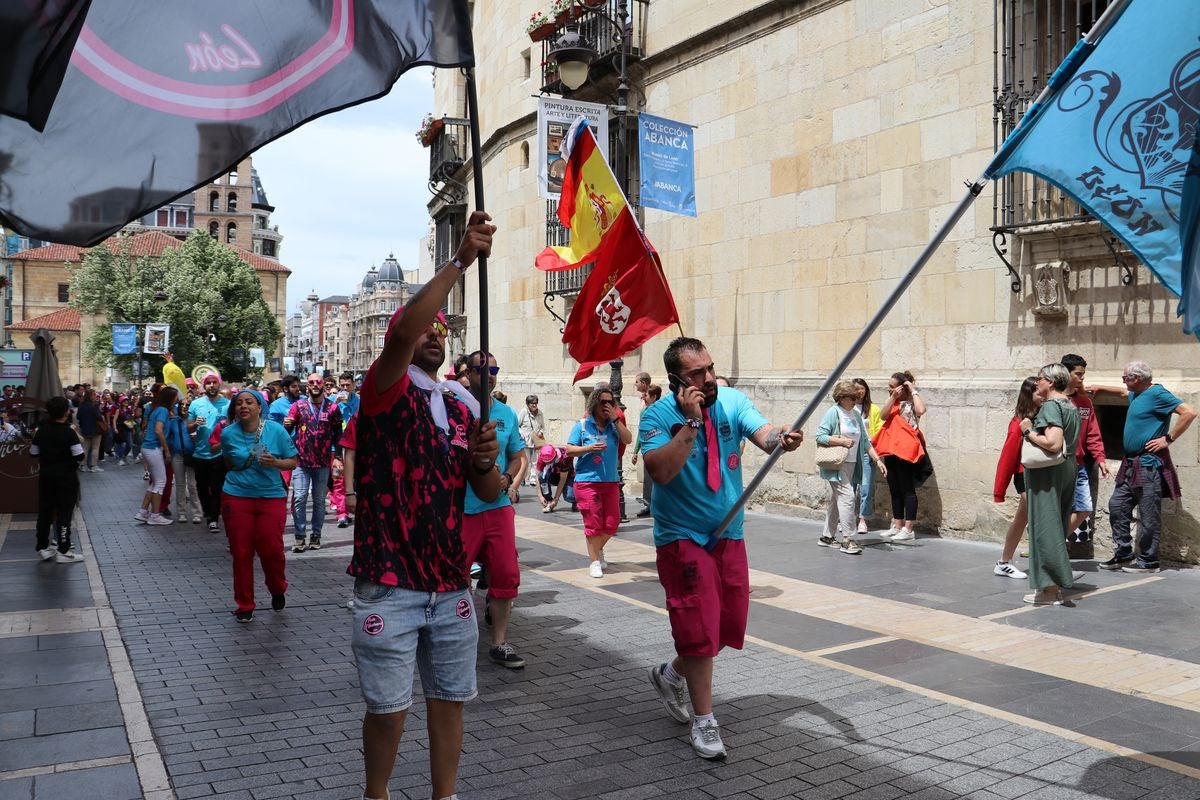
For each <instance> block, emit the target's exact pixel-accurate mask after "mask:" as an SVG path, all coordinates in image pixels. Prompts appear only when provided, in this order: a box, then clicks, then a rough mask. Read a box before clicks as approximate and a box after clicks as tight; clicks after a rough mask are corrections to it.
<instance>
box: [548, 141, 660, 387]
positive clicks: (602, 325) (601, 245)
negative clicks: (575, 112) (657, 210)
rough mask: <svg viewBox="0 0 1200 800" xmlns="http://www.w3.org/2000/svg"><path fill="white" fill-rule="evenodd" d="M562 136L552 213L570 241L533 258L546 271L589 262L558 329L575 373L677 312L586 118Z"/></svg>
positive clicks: (639, 341)
mask: <svg viewBox="0 0 1200 800" xmlns="http://www.w3.org/2000/svg"><path fill="white" fill-rule="evenodd" d="M567 141H568V142H573V143H574V146H573V147H571V149H570V154H569V155H568V156H567V170H566V174H565V175H564V176H563V188H562V196H561V197H560V199H559V202H558V218H559V219H560V220H561V221H562V223H563V225H565V226H567V227H568V228H570V229H571V243H570V245H568V246H567V247H547V248H546V249H545V250H543V251H542V252H541V254H540V255H538V257H537V262H536V263H537V266H538V268H539V269H543V270H547V271H555V270H562V269H570V268H572V267H577V266H580V265H582V264H587V263H591V264H592V272H591V274H590V275H589V276H588V278H587V280H586V281H584V284H583V288H582V289H581V290H580V291H579V296H578V297H577V298H576V300H575V307H574V308H572V309H571V316H570V319H568V320H567V325H566V327H565V328H564V329H563V342H564V343H565V344H566V345H567V351H568V352H569V353H570V354H571V357H572V358H574V359H575V360H576V361H578V362H579V370H578V371H577V372H576V373H575V381H579V380H582V379H583V378H586V377H587V376H589V375H591V374H592V369H593V368H594V367H596V366H598V365H600V364H604V363H607V362H609V361H613V360H615V359H618V358H621V357H622V356H624V355H626V354H627V353H629V352H631V351H633V350H636V349H637V348H639V347H641V346H642V345H643V344H644V343H645V342H646V341H647V340H649V339H650V338H651V337H653V336H655V335H656V334H658V333H659V332H660V331H662V330H663V329H664V328H666V327H667V326H669V325H673V324H675V323H677V322H679V312H678V311H677V310H676V309H675V300H674V298H673V297H671V290H670V289H669V288H668V287H667V280H666V277H665V276H664V275H663V271H662V265H661V263H660V262H659V258H658V253H657V252H655V250H654V247H653V246H652V245H651V244H650V242H649V241H648V240H647V239H646V237H645V235H644V234H643V233H642V230H641V228H640V227H638V224H637V219H636V218H635V217H634V216H633V210H632V209H631V208H630V207H629V204H628V203H627V201H626V200H625V195H624V193H623V192H622V191H621V188H620V186H619V185H618V184H617V180H616V177H615V176H614V175H613V173H612V170H611V169H610V168H609V166H608V164H607V162H605V160H604V157H603V156H602V155H601V154H600V148H599V147H597V146H596V139H595V137H594V136H593V135H592V131H591V128H589V127H588V126H587V120H586V119H583V118H580V119H578V120H576V121H575V124H574V125H572V126H571V130H570V131H569V132H568V133H567Z"/></svg>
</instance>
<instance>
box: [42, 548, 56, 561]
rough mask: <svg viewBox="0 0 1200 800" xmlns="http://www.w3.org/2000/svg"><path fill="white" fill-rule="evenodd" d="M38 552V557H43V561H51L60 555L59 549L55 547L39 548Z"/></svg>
mask: <svg viewBox="0 0 1200 800" xmlns="http://www.w3.org/2000/svg"><path fill="white" fill-rule="evenodd" d="M37 554H38V557H39V558H40V559H42V561H49V560H50V559H52V558H54V557H55V556H56V555H58V551H57V550H55V549H54V548H53V547H47V548H46V549H45V550H38V551H37Z"/></svg>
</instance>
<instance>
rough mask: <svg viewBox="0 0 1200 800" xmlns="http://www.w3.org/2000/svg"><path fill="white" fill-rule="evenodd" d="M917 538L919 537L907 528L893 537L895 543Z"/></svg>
mask: <svg viewBox="0 0 1200 800" xmlns="http://www.w3.org/2000/svg"><path fill="white" fill-rule="evenodd" d="M915 538H917V535H916V534H915V533H913V532H912V531H910V530H907V529H905V528H901V529H900V530H898V531H896V532H895V533H893V534H892V536H891V539H892V541H893V542H907V541H910V540H912V539H915Z"/></svg>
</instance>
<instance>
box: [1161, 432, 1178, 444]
mask: <svg viewBox="0 0 1200 800" xmlns="http://www.w3.org/2000/svg"><path fill="white" fill-rule="evenodd" d="M1163 438H1164V439H1166V440H1167V444H1171V443H1172V442H1174V441H1175V440H1174V439H1172V438H1171V434H1169V433H1164V434H1163Z"/></svg>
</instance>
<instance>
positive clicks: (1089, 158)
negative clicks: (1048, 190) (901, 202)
mask: <svg viewBox="0 0 1200 800" xmlns="http://www.w3.org/2000/svg"><path fill="white" fill-rule="evenodd" d="M1049 86H1050V89H1051V93H1050V94H1049V96H1046V97H1044V98H1043V99H1041V101H1040V102H1038V103H1036V104H1035V105H1034V106H1033V107H1031V108H1030V109H1029V111H1028V112H1026V114H1025V116H1024V117H1023V118H1022V120H1021V124H1020V125H1019V126H1018V127H1017V129H1016V130H1014V131H1013V133H1012V135H1011V136H1009V137H1008V139H1007V140H1005V142H1004V144H1003V145H1002V146H1001V148H1000V151H999V152H998V153H996V157H995V158H994V159H993V160H992V163H991V164H990V165H989V166H988V168H987V171H986V172H985V173H984V175H985V177H987V178H990V179H995V178H999V177H1002V176H1004V175H1007V174H1008V173H1010V172H1014V171H1018V170H1019V171H1023V172H1032V173H1033V174H1035V175H1039V176H1041V177H1042V178H1045V179H1046V180H1048V181H1050V182H1051V183H1053V184H1055V185H1057V186H1059V187H1061V188H1062V189H1063V191H1065V192H1067V193H1068V194H1070V195H1071V196H1072V197H1074V198H1075V199H1076V200H1077V201H1078V202H1079V203H1080V205H1082V206H1084V207H1085V208H1086V209H1087V210H1088V211H1089V212H1090V213H1091V214H1092V215H1093V216H1095V217H1096V218H1097V219H1099V220H1100V221H1101V222H1103V223H1104V224H1105V225H1107V226H1108V227H1109V228H1110V229H1111V230H1112V232H1113V233H1114V234H1116V235H1117V236H1118V237H1120V239H1121V240H1122V241H1123V242H1124V243H1125V244H1126V245H1127V246H1128V247H1129V249H1130V250H1132V251H1133V252H1134V253H1135V254H1137V256H1138V258H1140V259H1141V260H1142V261H1143V262H1144V263H1145V264H1146V266H1147V267H1149V268H1150V270H1151V271H1152V272H1153V273H1154V275H1155V276H1156V277H1157V278H1158V279H1159V280H1160V281H1161V282H1162V283H1163V285H1164V286H1166V287H1167V289H1168V290H1170V291H1171V293H1172V294H1175V295H1176V296H1179V297H1180V304H1179V314H1180V315H1181V316H1182V317H1183V323H1184V325H1183V327H1184V330H1185V331H1186V332H1188V333H1192V334H1196V335H1197V336H1200V286H1197V284H1198V283H1200V280H1198V276H1197V275H1196V274H1195V273H1196V270H1197V269H1198V268H1200V254H1198V253H1197V252H1196V249H1197V237H1196V223H1197V216H1198V214H1200V208H1197V202H1198V196H1197V192H1198V191H1200V183H1198V179H1200V155H1198V150H1197V128H1198V126H1200V2H1197V0H1133V1H1132V2H1130V3H1129V4H1128V5H1127V6H1125V8H1124V11H1123V12H1120V16H1118V17H1117V18H1116V20H1115V22H1113V23H1112V24H1111V25H1108V26H1107V27H1106V28H1105V30H1104V31H1103V32H1102V34H1101V35H1100V37H1099V39H1097V40H1094V41H1092V42H1080V44H1079V45H1078V46H1077V47H1076V48H1075V49H1074V50H1073V51H1072V52H1071V54H1070V55H1069V56H1068V57H1067V59H1066V60H1065V61H1064V62H1063V64H1062V65H1061V66H1060V67H1059V68H1058V70H1057V71H1056V72H1055V74H1054V75H1053V76H1052V78H1051V80H1050V82H1049Z"/></svg>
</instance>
